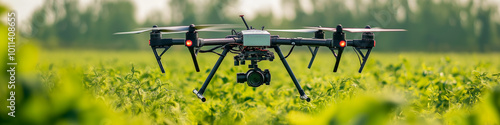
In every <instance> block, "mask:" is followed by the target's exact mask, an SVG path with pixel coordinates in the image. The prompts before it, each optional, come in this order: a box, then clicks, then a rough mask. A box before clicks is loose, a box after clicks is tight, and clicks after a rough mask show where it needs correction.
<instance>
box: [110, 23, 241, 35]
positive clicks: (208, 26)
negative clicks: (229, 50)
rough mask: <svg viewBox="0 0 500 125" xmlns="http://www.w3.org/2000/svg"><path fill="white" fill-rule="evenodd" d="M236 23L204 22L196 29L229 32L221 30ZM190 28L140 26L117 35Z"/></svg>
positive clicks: (180, 31)
mask: <svg viewBox="0 0 500 125" xmlns="http://www.w3.org/2000/svg"><path fill="white" fill-rule="evenodd" d="M234 27H236V25H233V24H204V25H196V27H195V30H197V31H212V32H227V31H229V30H220V29H224V28H234ZM188 30H189V26H169V27H155V26H153V28H138V29H137V30H136V31H129V32H117V33H114V34H115V35H121V34H139V33H143V32H148V31H160V32H162V34H174V33H183V32H186V31H188Z"/></svg>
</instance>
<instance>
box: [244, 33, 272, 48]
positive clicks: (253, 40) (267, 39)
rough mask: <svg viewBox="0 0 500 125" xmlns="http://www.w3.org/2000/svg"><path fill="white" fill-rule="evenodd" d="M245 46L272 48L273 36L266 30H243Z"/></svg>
mask: <svg viewBox="0 0 500 125" xmlns="http://www.w3.org/2000/svg"><path fill="white" fill-rule="evenodd" d="M241 34H243V46H271V34H270V33H269V32H267V31H264V30H243V31H241Z"/></svg>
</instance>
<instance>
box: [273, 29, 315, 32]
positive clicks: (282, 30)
mask: <svg viewBox="0 0 500 125" xmlns="http://www.w3.org/2000/svg"><path fill="white" fill-rule="evenodd" d="M267 31H275V32H293V33H314V32H316V31H318V30H316V29H268V30H267Z"/></svg>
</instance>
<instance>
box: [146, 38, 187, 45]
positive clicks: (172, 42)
mask: <svg viewBox="0 0 500 125" xmlns="http://www.w3.org/2000/svg"><path fill="white" fill-rule="evenodd" d="M184 41H185V39H172V38H168V39H150V40H149V46H151V47H161V46H172V45H184Z"/></svg>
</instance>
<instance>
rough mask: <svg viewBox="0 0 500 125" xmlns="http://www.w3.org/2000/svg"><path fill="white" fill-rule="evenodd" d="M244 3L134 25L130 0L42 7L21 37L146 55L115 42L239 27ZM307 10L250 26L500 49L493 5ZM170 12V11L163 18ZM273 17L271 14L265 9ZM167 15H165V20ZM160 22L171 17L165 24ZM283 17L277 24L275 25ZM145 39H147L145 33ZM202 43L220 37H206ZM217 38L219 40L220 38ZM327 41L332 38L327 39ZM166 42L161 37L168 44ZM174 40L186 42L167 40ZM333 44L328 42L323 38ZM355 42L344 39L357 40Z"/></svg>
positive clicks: (134, 44) (215, 2)
mask: <svg viewBox="0 0 500 125" xmlns="http://www.w3.org/2000/svg"><path fill="white" fill-rule="evenodd" d="M238 2H241V1H228V0H209V1H204V2H200V1H197V0H173V1H168V2H167V3H164V4H168V7H169V8H165V11H164V10H156V11H154V12H151V13H150V14H149V15H147V16H146V17H147V18H146V19H145V21H144V22H143V23H139V22H137V21H136V19H135V17H136V16H135V9H134V5H133V4H132V2H131V1H129V0H119V1H117V0H95V1H94V2H92V3H91V5H89V6H86V8H82V7H80V6H78V0H46V1H45V2H44V4H43V6H42V7H41V8H39V9H38V10H37V11H36V12H35V13H34V15H33V17H32V18H31V26H30V29H31V30H27V31H29V32H25V33H23V34H25V35H26V36H29V37H32V38H36V39H38V40H40V42H41V43H42V45H44V46H45V47H70V48H83V49H89V48H92V49H110V48H112V49H136V48H138V47H145V46H147V44H145V41H147V38H148V37H147V35H144V34H143V35H121V36H116V35H112V34H113V33H115V32H119V31H129V30H133V29H135V28H137V27H151V26H152V25H155V24H157V25H160V26H175V25H189V24H192V23H193V24H216V23H231V24H241V25H243V24H242V23H241V21H240V20H239V18H238V15H239V14H237V13H235V12H232V11H231V9H234V8H235V7H237V5H236V4H237V3H238ZM311 2H312V5H311V7H312V8H313V9H312V10H308V9H304V7H303V6H302V5H301V4H303V1H302V0H289V1H281V4H282V6H285V7H286V8H292V9H291V10H282V11H291V12H288V13H291V14H286V15H273V14H274V13H272V12H262V13H258V14H259V15H257V17H254V18H252V19H251V20H250V21H249V25H253V26H254V27H257V28H260V27H261V26H266V28H274V29H277V28H302V27H303V26H323V27H335V26H336V25H337V24H342V25H343V26H344V27H360V28H362V27H364V26H365V25H371V26H372V27H382V28H404V29H407V30H408V31H407V32H398V33H376V37H377V38H376V39H377V41H378V42H377V45H378V46H377V47H376V49H377V50H381V51H431V52H442V51H461V52H471V51H473V52H491V51H499V50H500V49H498V48H500V35H498V34H500V17H499V15H500V14H499V11H497V10H498V6H497V4H489V3H490V2H488V1H486V0H462V1H456V0H418V1H417V0H384V1H382V2H377V1H366V0H353V1H343V0H317V1H311ZM166 10H168V11H166ZM270 10H271V9H270ZM165 13H167V14H165ZM164 15H169V16H168V17H167V16H164ZM276 16H277V17H282V18H276ZM145 34H147V33H145ZM206 34H208V35H204V36H203V37H223V36H224V35H227V34H229V32H228V33H227V34H222V33H219V34H218V35H213V34H210V33H206ZM221 34H222V35H221ZM277 34H283V35H282V36H286V37H297V36H302V37H312V36H313V34H291V35H288V34H287V33H277ZM329 34H330V33H329ZM165 37H166V36H165ZM171 37H181V38H182V37H183V35H182V34H181V35H172V36H171ZM327 37H330V38H331V35H327ZM360 37H361V35H360V34H348V36H347V38H348V39H359V38H360Z"/></svg>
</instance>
